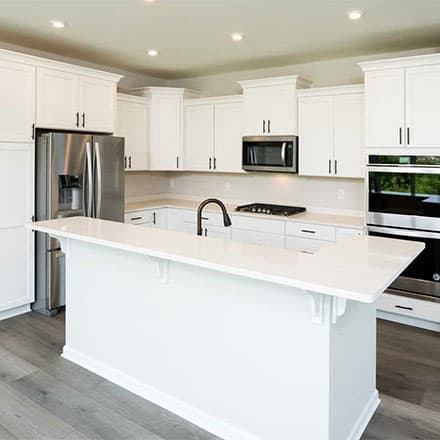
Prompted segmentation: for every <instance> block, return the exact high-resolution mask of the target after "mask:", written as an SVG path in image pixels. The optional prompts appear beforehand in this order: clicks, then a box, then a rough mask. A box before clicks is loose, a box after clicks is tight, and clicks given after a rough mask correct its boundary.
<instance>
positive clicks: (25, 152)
mask: <svg viewBox="0 0 440 440" xmlns="http://www.w3.org/2000/svg"><path fill="white" fill-rule="evenodd" d="M33 151H34V145H33V144H30V143H29V144H4V143H3V144H0V200H1V203H2V206H3V209H2V211H1V214H0V268H1V270H0V286H1V287H0V314H1V313H2V312H5V311H7V310H10V309H13V308H15V307H20V306H24V305H27V304H30V303H31V302H33V300H34V288H33V285H34V277H33V274H34V263H33V256H34V237H33V233H32V232H31V231H29V230H26V229H25V227H24V225H25V224H26V223H28V222H30V221H31V217H32V213H33V205H34V183H33V175H34V172H33V163H34V162H33V157H34V153H33Z"/></svg>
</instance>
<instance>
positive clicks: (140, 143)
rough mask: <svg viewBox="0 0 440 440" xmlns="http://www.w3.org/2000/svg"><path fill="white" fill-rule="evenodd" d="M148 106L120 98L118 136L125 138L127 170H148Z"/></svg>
mask: <svg viewBox="0 0 440 440" xmlns="http://www.w3.org/2000/svg"><path fill="white" fill-rule="evenodd" d="M148 121H149V107H148V104H147V103H145V104H143V103H139V102H133V101H130V100H127V99H124V98H123V97H120V98H118V104H117V123H116V131H115V134H116V136H121V137H123V138H125V158H126V160H125V167H126V168H125V169H126V170H147V169H148Z"/></svg>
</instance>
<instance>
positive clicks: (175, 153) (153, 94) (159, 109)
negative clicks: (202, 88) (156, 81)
mask: <svg viewBox="0 0 440 440" xmlns="http://www.w3.org/2000/svg"><path fill="white" fill-rule="evenodd" d="M132 92H133V93H134V94H136V95H138V96H145V97H147V98H148V99H149V101H150V142H149V144H150V169H151V170H162V171H175V170H181V169H182V168H183V160H182V138H183V100H184V98H194V97H198V96H199V94H198V92H195V91H194V90H188V89H182V88H174V87H142V88H138V89H133V90H132Z"/></svg>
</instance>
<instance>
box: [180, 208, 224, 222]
mask: <svg viewBox="0 0 440 440" xmlns="http://www.w3.org/2000/svg"><path fill="white" fill-rule="evenodd" d="M183 221H184V222H185V223H197V211H190V210H186V211H185V213H184V214H183ZM202 224H203V225H211V226H223V215H222V214H220V213H218V212H212V211H208V210H206V211H203V217H202Z"/></svg>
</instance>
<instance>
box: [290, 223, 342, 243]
mask: <svg viewBox="0 0 440 440" xmlns="http://www.w3.org/2000/svg"><path fill="white" fill-rule="evenodd" d="M286 234H287V235H291V236H294V237H301V238H311V239H313V240H325V241H335V240H336V228H335V227H334V226H325V225H312V224H309V223H297V222H289V221H288V222H286Z"/></svg>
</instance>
